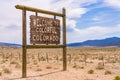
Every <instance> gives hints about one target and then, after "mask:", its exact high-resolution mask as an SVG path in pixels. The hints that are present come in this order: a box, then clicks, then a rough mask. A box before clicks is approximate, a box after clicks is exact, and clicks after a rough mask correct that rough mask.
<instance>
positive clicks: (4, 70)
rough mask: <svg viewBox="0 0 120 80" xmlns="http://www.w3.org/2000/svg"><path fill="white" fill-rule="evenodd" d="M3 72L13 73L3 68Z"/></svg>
mask: <svg viewBox="0 0 120 80" xmlns="http://www.w3.org/2000/svg"><path fill="white" fill-rule="evenodd" d="M3 72H4V73H7V74H9V73H11V71H10V69H9V68H3Z"/></svg>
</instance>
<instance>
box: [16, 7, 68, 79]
mask: <svg viewBox="0 0 120 80" xmlns="http://www.w3.org/2000/svg"><path fill="white" fill-rule="evenodd" d="M15 8H16V9H20V10H22V78H26V77H27V68H26V65H27V62H26V56H27V55H26V53H27V49H34V48H35V49H36V48H62V49H63V71H66V70H67V57H66V10H65V8H63V9H62V13H57V12H52V11H47V10H42V9H38V8H33V7H28V6H24V5H16V6H15ZM27 11H30V12H35V13H36V16H37V13H43V14H48V15H52V16H54V18H56V16H59V17H62V37H63V38H62V42H63V44H62V45H34V44H33V45H28V44H27V39H26V12H27Z"/></svg>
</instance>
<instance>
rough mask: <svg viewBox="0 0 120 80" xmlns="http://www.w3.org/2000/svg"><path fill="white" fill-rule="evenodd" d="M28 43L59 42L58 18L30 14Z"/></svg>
mask: <svg viewBox="0 0 120 80" xmlns="http://www.w3.org/2000/svg"><path fill="white" fill-rule="evenodd" d="M30 43H32V44H60V20H58V19H53V18H47V17H41V16H34V15H31V16H30Z"/></svg>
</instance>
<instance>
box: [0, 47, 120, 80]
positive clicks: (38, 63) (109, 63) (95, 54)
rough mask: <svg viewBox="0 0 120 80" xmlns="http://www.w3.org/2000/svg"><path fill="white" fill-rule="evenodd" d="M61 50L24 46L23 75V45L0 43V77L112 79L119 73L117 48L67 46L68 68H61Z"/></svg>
mask: <svg viewBox="0 0 120 80" xmlns="http://www.w3.org/2000/svg"><path fill="white" fill-rule="evenodd" d="M62 54H63V53H62V49H31V50H27V78H22V49H21V48H11V47H1V48H0V80H114V79H115V77H116V76H119V75H120V48H117V47H109V48H108V47H106V48H95V47H82V48H67V71H62V68H63V62H62V60H63V58H62ZM116 80H117V79H116Z"/></svg>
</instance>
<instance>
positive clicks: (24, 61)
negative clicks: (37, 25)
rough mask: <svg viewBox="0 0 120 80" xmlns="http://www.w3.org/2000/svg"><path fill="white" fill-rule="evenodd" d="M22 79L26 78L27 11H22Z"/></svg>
mask: <svg viewBox="0 0 120 80" xmlns="http://www.w3.org/2000/svg"><path fill="white" fill-rule="evenodd" d="M22 29H23V30H22V77H23V78H25V77H26V10H25V8H24V10H22Z"/></svg>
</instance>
